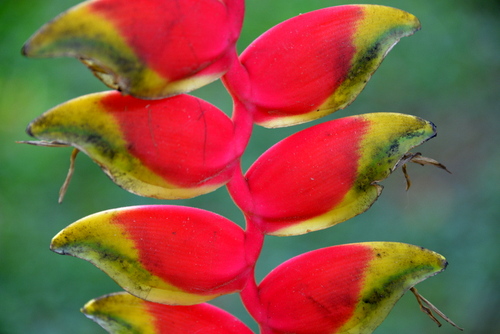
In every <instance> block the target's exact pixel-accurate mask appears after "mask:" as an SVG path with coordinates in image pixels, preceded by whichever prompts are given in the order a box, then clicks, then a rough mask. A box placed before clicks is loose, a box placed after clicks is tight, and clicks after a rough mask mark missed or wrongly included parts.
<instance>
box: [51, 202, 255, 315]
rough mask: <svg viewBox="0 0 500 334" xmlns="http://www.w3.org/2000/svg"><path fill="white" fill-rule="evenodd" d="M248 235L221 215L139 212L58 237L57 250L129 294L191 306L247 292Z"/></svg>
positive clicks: (98, 220) (164, 208)
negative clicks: (91, 266) (102, 274)
mask: <svg viewBox="0 0 500 334" xmlns="http://www.w3.org/2000/svg"><path fill="white" fill-rule="evenodd" d="M244 245H245V235H244V232H243V230H242V229H241V228H240V227H239V226H238V225H236V224H234V223H233V222H231V221H230V220H228V219H226V218H224V217H221V216H219V215H216V214H214V213H211V212H208V211H204V210H200V209H195V208H189V207H181V206H168V205H153V206H137V207H128V208H121V209H115V210H109V211H104V212H100V213H96V214H93V215H90V216H88V217H85V218H83V219H81V220H79V221H77V222H75V223H73V224H71V225H70V226H68V227H67V228H65V229H63V230H62V231H61V232H59V234H57V235H56V236H55V237H54V238H53V239H52V243H51V245H50V247H51V250H53V251H55V252H57V253H60V254H65V255H71V256H75V257H78V258H81V259H84V260H87V261H89V262H91V263H92V264H94V265H95V266H96V267H98V268H99V269H101V270H102V271H104V272H105V273H106V274H108V275H109V276H110V277H111V278H113V279H114V280H115V281H116V282H117V283H118V284H119V285H120V286H121V287H122V288H124V289H125V290H126V291H128V292H129V293H131V294H133V295H135V296H137V297H139V298H142V299H146V300H148V301H152V302H158V303H165V304H170V305H192V304H198V303H202V302H205V301H207V300H210V299H213V298H215V297H218V296H220V295H224V294H228V293H233V292H237V291H240V290H241V289H242V288H243V286H244V284H245V281H246V280H247V275H248V271H249V269H248V268H249V264H248V263H247V261H246V257H245V250H244Z"/></svg>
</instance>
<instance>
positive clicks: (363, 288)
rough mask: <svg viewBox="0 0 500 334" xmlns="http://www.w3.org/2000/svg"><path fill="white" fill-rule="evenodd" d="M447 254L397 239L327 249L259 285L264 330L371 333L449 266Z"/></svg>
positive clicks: (297, 260)
mask: <svg viewBox="0 0 500 334" xmlns="http://www.w3.org/2000/svg"><path fill="white" fill-rule="evenodd" d="M446 265H447V262H446V260H445V258H444V257H442V256H441V255H439V254H437V253H434V252H432V251H429V250H427V249H424V248H421V247H417V246H412V245H408V244H403V243H395V242H367V243H358V244H348V245H340V246H333V247H328V248H323V249H319V250H315V251H311V252H308V253H305V254H302V255H299V256H297V257H295V258H292V259H291V260H289V261H287V262H285V263H283V264H281V265H280V266H278V267H277V268H275V269H274V270H273V271H272V272H271V273H270V274H269V275H268V276H267V277H266V278H264V280H263V281H262V282H261V284H260V285H259V287H258V291H259V296H260V303H261V305H262V306H263V308H264V310H265V311H264V312H265V314H264V315H263V316H262V319H267V323H262V324H261V328H262V333H264V334H266V333H273V334H284V333H295V334H322V333H325V334H336V333H338V334H340V333H343V334H348V333H349V334H354V333H355V334H368V333H372V331H373V330H375V328H376V327H377V326H378V325H380V323H381V322H382V321H383V320H384V318H385V317H386V316H387V314H388V313H389V311H390V310H391V309H392V307H393V306H394V304H395V303H396V302H397V301H398V300H399V299H400V298H401V296H402V295H403V294H404V293H405V292H406V291H407V290H408V289H410V288H412V287H413V286H414V285H415V284H417V283H419V282H421V281H423V280H425V279H426V278H428V277H430V276H433V275H435V274H437V273H439V272H441V271H443V270H444V269H445V268H446Z"/></svg>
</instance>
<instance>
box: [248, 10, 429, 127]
mask: <svg viewBox="0 0 500 334" xmlns="http://www.w3.org/2000/svg"><path fill="white" fill-rule="evenodd" d="M419 28H420V22H419V21H418V19H417V18H416V17H414V16H413V15H411V14H409V13H406V12H404V11H401V10H399V9H395V8H390V7H383V6H373V5H352V6H338V7H331V8H325V9H320V10H317V11H314V12H310V13H306V14H302V15H299V16H296V17H294V18H292V19H290V20H287V21H285V22H283V23H281V24H279V25H277V26H275V27H274V28H272V29H270V30H269V31H267V32H266V33H264V34H263V35H262V36H260V37H259V38H258V39H257V40H256V41H255V42H253V43H252V44H251V45H250V46H249V47H248V48H247V49H246V50H245V52H243V54H242V55H241V62H242V64H243V66H244V67H245V68H246V69H247V71H248V76H249V82H250V84H251V87H252V91H251V93H250V96H249V100H250V101H251V102H252V103H253V104H255V105H256V106H257V111H256V113H255V116H254V117H255V122H256V123H258V124H260V125H263V126H266V127H280V126H288V125H292V124H296V123H303V122H307V121H310V120H313V119H316V118H319V117H322V116H325V115H327V114H330V113H332V112H334V111H336V110H338V109H342V108H345V107H346V106H347V105H349V104H350V103H351V102H352V101H353V100H354V99H355V98H356V97H357V95H358V94H359V93H360V92H361V90H362V89H363V88H364V86H365V85H366V83H367V81H368V80H369V79H370V77H371V75H372V73H373V72H375V70H376V69H377V68H378V67H379V65H380V63H381V62H382V60H383V59H384V57H385V56H386V54H387V52H388V51H389V50H390V49H391V48H392V47H393V46H394V45H395V44H396V43H397V42H398V41H399V39H400V38H401V37H404V36H408V35H411V34H412V33H414V32H415V31H416V30H418V29H419Z"/></svg>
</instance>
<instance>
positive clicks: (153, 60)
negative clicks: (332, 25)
mask: <svg viewBox="0 0 500 334" xmlns="http://www.w3.org/2000/svg"><path fill="white" fill-rule="evenodd" d="M243 12H244V1H243V0H196V1H193V0H177V1H165V0H135V1H128V0H90V1H86V2H83V3H82V4H80V5H77V6H75V7H73V8H71V9H69V10H68V11H66V12H64V13H62V14H61V15H59V16H58V17H56V18H55V19H54V20H53V21H51V22H49V23H47V24H46V25H45V26H43V27H42V28H41V29H40V30H39V31H38V32H37V33H35V35H33V36H32V37H31V38H30V39H29V40H28V42H27V43H26V44H25V45H24V48H23V53H24V54H25V55H27V56H30V57H60V56H69V57H75V58H78V59H80V60H81V61H82V62H83V63H84V64H85V65H86V66H88V67H89V68H90V69H91V70H92V72H93V73H94V74H95V75H96V76H97V77H98V78H99V79H100V80H102V81H103V82H104V83H105V84H106V85H107V86H109V87H111V88H113V89H119V90H121V91H122V92H123V93H125V94H131V95H133V96H136V97H141V98H148V99H149V98H161V97H166V96H171V95H175V94H179V93H184V92H187V91H191V90H193V89H196V88H199V87H201V86H203V85H206V84H207V83H210V82H212V81H214V80H216V79H218V78H220V77H221V76H222V75H223V74H224V73H225V72H226V71H227V70H228V69H229V67H230V65H231V63H232V62H233V61H234V60H235V59H236V51H235V43H236V40H237V39H238V37H239V34H240V30H241V26H242V22H243Z"/></svg>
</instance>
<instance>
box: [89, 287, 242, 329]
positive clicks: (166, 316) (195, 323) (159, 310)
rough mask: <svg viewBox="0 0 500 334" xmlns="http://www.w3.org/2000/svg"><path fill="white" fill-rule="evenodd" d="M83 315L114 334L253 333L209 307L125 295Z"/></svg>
mask: <svg viewBox="0 0 500 334" xmlns="http://www.w3.org/2000/svg"><path fill="white" fill-rule="evenodd" d="M82 312H83V313H84V314H85V315H86V316H87V317H88V318H90V319H92V320H94V321H95V322H97V323H98V324H99V325H100V326H101V327H103V328H104V329H105V330H106V331H108V333H111V334H129V333H141V334H184V333H207V334H251V333H252V331H251V330H250V329H249V328H248V327H247V326H246V325H245V324H244V323H242V322H241V321H240V320H238V319H237V318H236V317H234V316H233V315H231V314H229V313H227V312H225V311H223V310H221V309H219V308H217V307H215V306H213V305H210V304H198V305H191V306H171V305H163V304H158V303H151V302H148V301H145V300H142V299H139V298H136V297H134V296H132V295H130V294H128V293H123V292H122V293H114V294H110V295H106V296H102V297H100V298H97V299H93V300H91V301H90V302H88V303H87V304H86V305H85V306H84V307H83V309H82Z"/></svg>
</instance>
